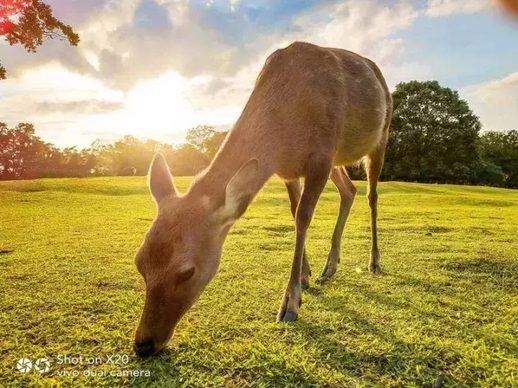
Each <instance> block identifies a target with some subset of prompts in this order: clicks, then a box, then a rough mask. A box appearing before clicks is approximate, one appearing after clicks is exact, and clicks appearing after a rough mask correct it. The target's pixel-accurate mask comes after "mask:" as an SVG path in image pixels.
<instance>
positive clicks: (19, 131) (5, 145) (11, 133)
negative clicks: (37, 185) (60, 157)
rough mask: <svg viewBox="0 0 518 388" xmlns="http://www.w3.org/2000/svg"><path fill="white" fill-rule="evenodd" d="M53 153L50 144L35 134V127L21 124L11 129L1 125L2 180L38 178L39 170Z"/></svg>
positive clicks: (0, 154) (0, 172)
mask: <svg viewBox="0 0 518 388" xmlns="http://www.w3.org/2000/svg"><path fill="white" fill-rule="evenodd" d="M50 152H51V147H50V145H49V144H47V143H44V142H43V141H42V140H41V139H40V138H39V137H37V136H36V135H35V134H34V126H33V125H32V124H28V123H20V124H18V125H17V126H16V127H15V128H13V129H9V128H7V125H5V124H4V123H0V178H1V179H19V178H34V177H37V176H38V174H37V170H38V169H39V168H40V167H41V166H42V165H43V164H44V161H45V160H46V158H47V156H48V154H49V153H50Z"/></svg>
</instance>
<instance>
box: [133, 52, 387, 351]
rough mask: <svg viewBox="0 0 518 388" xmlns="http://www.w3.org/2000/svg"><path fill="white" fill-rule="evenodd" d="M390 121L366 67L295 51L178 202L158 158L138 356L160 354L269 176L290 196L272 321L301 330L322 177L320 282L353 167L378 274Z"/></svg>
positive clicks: (345, 209) (282, 55)
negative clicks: (325, 239)
mask: <svg viewBox="0 0 518 388" xmlns="http://www.w3.org/2000/svg"><path fill="white" fill-rule="evenodd" d="M391 115H392V98H391V94H390V92H389V89H388V87H387V84H386V82H385V79H384V78H383V75H382V73H381V71H380V70H379V68H378V67H377V65H376V64H375V63H374V62H372V61H371V60H369V59H367V58H364V57H362V56H360V55H358V54H355V53H353V52H351V51H346V50H343V49H338V48H326V47H321V46H317V45H314V44H310V43H305V42H294V43H292V44H291V45H289V46H288V47H285V48H282V49H279V50H276V51H275V52H273V53H272V54H271V55H270V56H269V57H268V58H267V59H266V62H265V64H264V66H263V68H262V70H261V71H260V73H259V75H258V77H257V79H256V82H255V85H254V88H253V91H252V93H251V95H250V97H249V99H248V101H247V103H246V105H245V107H244V109H243V111H242V113H241V115H240V117H239V118H238V120H237V122H236V123H235V124H234V126H233V127H232V129H231V130H230V131H229V133H228V134H227V136H226V138H225V140H224V142H223V143H222V145H221V147H220V149H219V151H218V152H217V154H216V156H215V157H214V159H213V160H212V162H211V163H210V164H209V166H208V167H207V168H206V169H205V170H204V171H202V172H201V173H200V174H199V175H197V176H196V177H195V178H194V180H193V182H192V184H191V186H190V188H189V189H188V190H187V191H186V192H185V193H183V194H182V193H179V192H178V191H177V190H176V188H175V185H174V181H173V177H172V175H171V172H170V169H169V167H168V164H167V162H166V160H165V158H164V157H163V156H162V155H161V154H160V153H158V154H157V155H155V157H154V159H153V161H152V162H151V165H150V169H149V173H148V186H149V190H150V192H151V195H152V197H153V198H154V201H155V203H156V206H157V215H156V217H155V219H154V221H153V223H152V225H151V227H150V229H149V231H148V232H147V234H146V236H145V238H144V241H143V243H142V245H141V246H140V248H139V249H138V251H137V253H136V255H135V262H136V266H137V269H138V271H139V272H140V273H141V275H142V276H143V278H144V282H145V288H146V293H145V303H144V309H143V312H142V315H141V318H140V322H139V325H138V328H137V330H136V333H135V339H134V350H135V352H136V354H137V355H138V356H141V357H147V356H150V355H152V354H155V353H157V352H158V351H160V350H161V349H163V348H164V347H165V346H166V345H167V343H168V342H169V340H170V339H171V337H172V335H173V332H174V330H175V328H176V326H177V324H178V322H179V321H180V319H181V318H182V316H183V315H184V314H185V313H186V312H187V311H188V310H189V309H190V308H191V307H192V305H193V304H194V302H195V301H196V299H197V298H198V297H199V296H200V294H201V293H202V292H203V290H204V289H205V287H206V286H207V284H208V283H209V282H210V281H211V279H212V278H213V277H214V276H215V274H216V272H217V270H218V266H219V263H220V259H221V256H222V248H223V244H224V241H225V238H226V236H227V234H228V232H229V230H230V228H231V227H232V226H233V225H234V223H235V222H236V221H237V220H238V219H239V218H240V217H241V216H242V215H243V214H244V213H245V211H246V209H247V207H248V206H249V205H250V203H251V202H252V200H253V199H254V197H255V196H256V194H257V193H258V192H259V191H260V190H261V188H262V187H263V185H264V184H265V183H266V182H267V181H268V180H269V179H270V178H271V177H272V176H273V175H277V176H278V177H280V178H281V179H282V180H283V181H284V183H285V186H286V188H287V191H288V196H289V200H290V204H291V206H290V207H291V214H292V216H293V218H294V221H295V235H296V238H295V247H294V254H293V260H292V264H291V272H290V276H289V280H288V284H287V287H286V290H285V292H284V294H283V297H282V299H281V304H280V307H279V310H278V314H277V320H278V321H279V322H292V321H295V320H297V318H298V316H299V309H300V307H301V303H302V292H303V290H305V289H306V288H307V287H309V280H310V279H309V278H310V276H311V269H310V265H309V260H308V257H307V255H306V249H305V243H306V232H307V230H308V227H309V225H310V223H311V220H312V217H313V213H314V210H315V206H316V204H317V201H318V199H319V197H320V195H321V193H322V191H323V190H324V187H325V185H326V183H327V181H328V179H330V180H331V181H332V182H333V183H334V184H335V186H336V188H337V189H338V192H339V196H340V205H339V211H338V218H337V221H336V225H335V228H334V232H333V235H332V238H331V248H330V251H329V254H328V257H327V261H326V264H325V266H324V268H323V270H322V273H321V275H320V277H319V279H318V281H319V282H320V283H323V282H325V281H327V280H329V279H330V278H331V277H332V276H333V275H334V274H335V272H336V271H337V267H338V263H339V262H340V244H341V238H342V234H343V230H344V227H345V224H346V220H347V217H348V215H349V212H350V210H351V206H352V204H353V200H354V198H355V195H356V187H355V186H354V184H353V182H352V181H351V179H350V177H349V175H348V172H347V170H346V167H347V166H351V165H353V164H355V163H358V162H359V161H360V162H361V163H362V164H363V166H364V168H365V171H366V175H367V180H368V189H367V197H368V203H369V207H370V221H371V251H370V261H369V266H368V268H369V270H370V271H371V272H373V273H375V274H377V273H379V272H380V271H381V266H380V253H379V250H378V240H377V203H378V195H377V184H378V180H379V177H380V173H381V170H382V166H383V162H384V154H385V148H386V145H387V139H388V131H389V126H390V121H391ZM301 179H304V184H303V187H302V185H301V182H300V181H301Z"/></svg>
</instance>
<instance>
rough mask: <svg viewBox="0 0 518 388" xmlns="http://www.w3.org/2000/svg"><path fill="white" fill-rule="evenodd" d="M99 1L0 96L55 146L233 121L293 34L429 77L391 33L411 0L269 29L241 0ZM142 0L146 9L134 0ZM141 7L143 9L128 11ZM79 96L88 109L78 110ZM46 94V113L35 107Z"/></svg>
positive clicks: (336, 6) (3, 105)
mask: <svg viewBox="0 0 518 388" xmlns="http://www.w3.org/2000/svg"><path fill="white" fill-rule="evenodd" d="M55 1H57V0H55ZM60 1H61V0H60ZM96 1H97V2H98V3H99V4H101V6H100V7H99V9H98V10H97V11H95V12H89V13H88V14H87V16H86V18H85V19H84V20H82V21H80V22H79V21H78V22H77V24H75V25H76V26H77V29H78V32H79V33H80V35H81V39H82V41H81V44H80V46H79V47H78V48H70V47H68V46H67V45H66V44H65V43H63V42H49V43H50V45H45V46H43V47H42V50H41V51H39V52H38V53H37V55H35V56H31V57H30V59H29V57H25V56H24V57H23V60H22V61H21V62H22V65H21V66H16V68H17V69H19V71H18V77H15V76H14V74H15V73H16V71H13V73H12V74H13V77H12V78H10V79H9V80H8V81H7V82H8V85H9V87H8V89H9V90H10V94H11V96H5V95H4V96H5V97H2V96H0V111H2V112H4V111H8V115H7V118H4V117H2V119H3V120H5V121H7V122H9V123H11V124H15V123H16V122H19V121H32V122H34V123H35V125H36V128H37V129H38V131H39V133H40V134H41V135H42V136H43V137H44V138H45V139H48V140H50V141H53V142H55V143H57V144H59V145H70V144H76V143H78V142H79V143H80V144H81V145H87V144H88V143H89V142H91V141H92V140H93V139H95V138H99V137H100V138H103V139H105V140H113V139H115V138H117V137H120V136H121V135H123V134H133V135H137V136H145V137H154V138H157V139H159V140H164V141H167V142H180V141H182V140H183V135H184V133H185V130H186V129H187V128H189V127H191V126H195V125H197V124H211V125H217V126H219V127H229V126H230V125H232V123H233V122H235V120H236V119H237V118H238V115H239V113H240V112H241V110H242V108H243V106H244V104H245V102H246V99H247V97H248V95H249V93H250V92H251V90H252V88H253V85H254V80H255V77H256V76H257V74H258V72H259V70H260V68H261V67H262V65H263V63H264V61H265V59H266V57H267V56H268V54H270V53H271V52H272V51H274V50H275V49H277V48H280V47H284V46H286V45H288V44H290V43H291V42H292V41H294V40H304V41H309V42H312V43H316V44H321V45H325V46H333V47H341V48H346V49H349V50H352V51H356V52H358V53H359V54H361V55H365V56H367V57H370V58H372V59H373V60H375V61H376V62H377V63H378V64H379V65H380V67H381V68H382V71H383V72H384V73H385V74H386V76H387V81H388V83H389V85H391V86H393V85H394V84H395V83H396V82H399V81H400V80H405V79H409V78H412V79H423V78H428V77H429V76H430V69H429V68H428V67H427V65H426V64H421V63H414V62H409V61H407V60H405V56H406V55H405V42H404V41H403V39H402V38H400V37H397V36H395V34H397V33H398V32H400V31H403V30H405V29H407V28H409V27H410V26H411V25H412V24H413V23H414V22H415V20H416V18H417V17H418V15H419V12H418V11H417V10H416V9H415V7H414V3H413V2H411V1H408V0H401V1H398V2H391V3H390V5H388V4H387V2H384V1H382V0H365V1H352V0H350V1H347V2H326V3H324V4H321V5H319V7H318V8H312V9H309V10H306V11H305V12H304V13H302V14H300V15H299V16H298V17H296V18H295V19H288V21H287V22H286V24H283V25H282V26H280V25H277V26H275V27H271V28H269V29H268V30H260V29H259V26H256V25H253V24H251V22H250V21H249V20H248V19H247V16H246V15H243V14H242V9H244V7H245V6H246V4H244V1H241V2H239V1H233V2H232V10H231V9H230V7H229V9H228V10H227V11H225V12H227V13H224V14H219V13H218V12H220V13H221V12H223V11H222V10H220V9H216V8H217V7H214V6H210V7H207V6H203V7H196V6H193V3H192V2H189V1H187V0H156V1H152V0H146V1H144V2H142V1H139V0H125V1H115V0H96ZM65 3H66V2H65ZM65 3H64V4H65ZM143 3H147V4H148V5H149V7H148V8H144V9H142V4H143ZM138 12H144V13H147V14H144V15H140V17H138V18H136V17H135V15H136V13H138ZM211 12H212V13H211ZM153 18H154V19H153ZM210 18H212V19H210ZM221 18H222V19H223V21H222V20H221ZM226 18H227V19H228V20H227V19H226ZM65 20H66V19H65ZM150 20H152V21H153V20H160V21H161V24H160V25H154V26H153V28H147V27H146V28H143V27H142V26H139V24H138V22H137V21H140V23H142V22H144V23H147V22H149V21H150ZM211 23H215V25H214V24H211ZM218 23H230V24H229V25H228V26H226V27H225V28H230V30H231V31H232V32H233V33H234V35H232V36H230V35H228V29H227V30H225V28H223V29H222V30H221V31H220V30H218V26H219V27H221V25H220V24H218ZM229 26H230V27H229ZM225 31H226V32H225ZM240 34H241V35H242V36H240ZM47 47H48V48H47ZM1 49H2V48H1V47H0V54H1V53H2V51H1ZM7 49H9V48H6V50H7ZM45 50H48V51H45ZM60 50H61V51H60ZM63 52H66V53H68V54H67V55H62V53H63ZM25 55H27V54H25ZM20 58H21V54H20ZM51 58H53V59H51ZM56 58H59V62H60V66H57V65H53V66H54V70H52V66H51V67H43V68H42V67H41V66H42V64H46V63H48V62H49V61H57V59H56ZM14 64H15V61H14V62H13V63H10V65H12V68H13V69H14V68H15V66H14ZM18 65H20V63H18ZM56 66H57V67H56ZM56 69H58V70H56ZM8 70H9V68H8ZM47 71H48V72H49V76H47V75H46V73H45V72H47ZM42 72H43V73H42ZM44 73H45V74H44ZM33 82H34V84H33ZM13 83H14V84H13ZM16 83H18V85H16ZM38 83H42V84H41V85H39V86H36V87H34V85H38ZM4 85H5V84H4ZM83 102H84V103H85V112H84V114H82V113H81V112H78V107H80V105H81V103H83ZM42 104H43V106H45V104H47V106H52V107H53V109H54V111H53V112H47V114H45V113H44V112H42V111H41V109H36V108H37V107H40V108H41V107H42ZM13 106H17V108H13ZM87 106H88V107H89V108H88V109H87ZM59 107H62V109H61V110H59ZM72 107H73V108H74V109H71V108H72ZM110 107H111V108H112V110H111V111H110ZM27 112H31V113H30V114H29V115H28V114H27ZM71 134H72V135H71ZM74 134H75V135H74Z"/></svg>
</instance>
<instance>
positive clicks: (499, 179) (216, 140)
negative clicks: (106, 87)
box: [0, 81, 518, 188]
mask: <svg viewBox="0 0 518 388" xmlns="http://www.w3.org/2000/svg"><path fill="white" fill-rule="evenodd" d="M393 100H394V114H393V119H392V125H391V129H390V138H389V145H388V148H387V154H386V161H385V167H384V170H383V176H382V179H384V180H401V181H415V182H437V183H460V184H482V185H492V186H501V187H510V188H518V131H516V130H508V131H486V132H481V124H480V121H479V119H478V117H477V116H476V115H475V114H474V113H473V112H472V111H471V109H470V108H469V106H468V104H467V102H466V101H464V100H462V99H460V97H459V95H458V93H457V92H456V91H454V90H451V89H449V88H444V87H441V86H440V85H439V83H438V82H437V81H426V82H418V81H411V82H406V83H400V84H398V85H397V86H396V90H395V91H394V93H393ZM225 135H226V132H220V131H217V130H216V129H215V128H214V127H210V126H198V127H196V128H193V129H190V130H189V131H188V133H187V136H186V143H185V144H182V145H180V146H172V145H170V144H165V143H161V142H158V141H155V140H140V139H137V138H136V137H133V136H125V137H123V138H122V139H120V140H119V141H116V142H114V143H112V144H103V143H101V142H100V141H96V142H94V143H93V144H92V145H91V146H90V147H88V148H85V149H80V150H79V149H77V148H76V147H70V148H65V149H59V148H57V147H55V146H54V145H52V144H50V143H46V142H44V141H43V140H42V139H41V138H40V137H39V136H37V135H36V134H35V128H34V126H33V125H32V124H29V123H20V124H18V125H17V126H15V127H14V128H8V126H7V125H6V124H5V123H0V180H12V179H34V178H42V177H88V176H121V175H122V176H125V175H145V174H146V173H147V169H148V166H149V163H150V161H151V159H152V157H153V155H154V154H155V153H156V152H157V151H160V152H162V153H163V154H164V155H165V157H166V159H167V160H168V162H169V164H170V166H171V170H172V171H173V173H174V174H175V175H194V174H196V173H198V172H199V171H201V170H202V169H204V168H205V167H207V166H208V165H209V163H210V161H211V160H212V158H213V157H214V155H215V154H216V152H217V150H218V148H219V146H220V145H221V143H222V142H223V140H224V138H225ZM350 172H351V174H352V176H353V178H356V179H362V178H364V176H363V171H362V169H361V168H358V167H353V168H351V169H350Z"/></svg>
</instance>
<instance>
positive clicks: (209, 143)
mask: <svg viewBox="0 0 518 388" xmlns="http://www.w3.org/2000/svg"><path fill="white" fill-rule="evenodd" d="M226 135H227V132H218V131H216V128H214V127H211V126H208V125H198V126H197V127H195V128H191V129H189V130H188V131H187V136H186V137H185V140H187V143H189V144H190V145H192V146H193V147H194V148H195V149H197V150H198V151H200V152H201V153H203V154H204V155H205V156H207V157H208V158H209V159H212V158H213V157H214V155H216V152H218V149H219V147H220V145H221V143H223V140H224V139H225V136H226Z"/></svg>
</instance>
